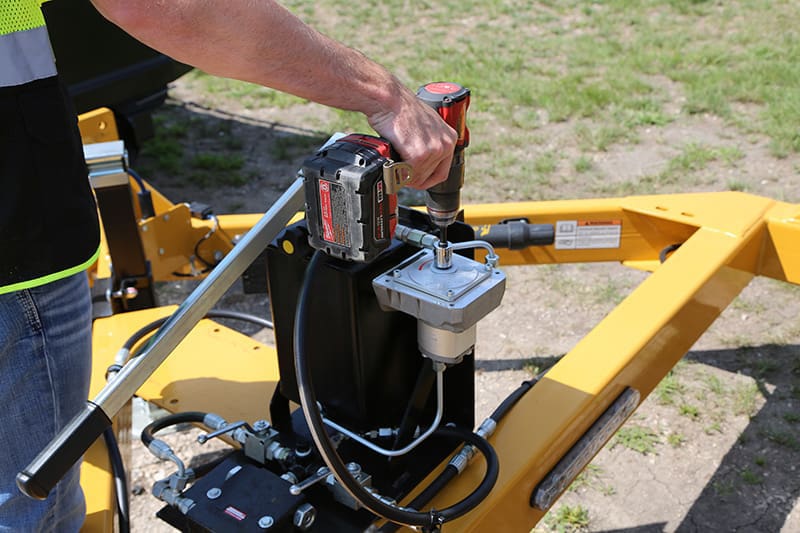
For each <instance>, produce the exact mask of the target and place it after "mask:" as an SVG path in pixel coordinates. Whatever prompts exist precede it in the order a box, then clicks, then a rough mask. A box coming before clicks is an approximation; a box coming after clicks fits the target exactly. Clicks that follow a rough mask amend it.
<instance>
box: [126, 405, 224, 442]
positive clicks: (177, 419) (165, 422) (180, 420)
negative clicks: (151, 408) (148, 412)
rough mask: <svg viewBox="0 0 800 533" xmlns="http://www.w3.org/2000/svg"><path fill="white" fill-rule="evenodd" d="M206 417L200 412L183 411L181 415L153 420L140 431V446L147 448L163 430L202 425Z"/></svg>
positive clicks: (176, 414)
mask: <svg viewBox="0 0 800 533" xmlns="http://www.w3.org/2000/svg"><path fill="white" fill-rule="evenodd" d="M206 415H208V413H203V412H201V411H185V412H183V413H175V414H171V415H167V416H164V417H161V418H159V419H158V420H153V421H152V422H150V423H149V424H147V425H146V426H145V428H144V429H143V430H142V444H144V445H145V446H146V447H149V446H150V443H151V442H153V440H155V438H156V437H155V434H156V433H157V432H159V431H161V430H162V429H164V428H167V427H170V426H177V425H178V424H187V423H191V422H196V423H200V424H202V423H203V420H205V417H206Z"/></svg>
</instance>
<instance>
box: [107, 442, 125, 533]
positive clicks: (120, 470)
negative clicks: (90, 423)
mask: <svg viewBox="0 0 800 533" xmlns="http://www.w3.org/2000/svg"><path fill="white" fill-rule="evenodd" d="M103 438H104V439H105V441H106V449H108V461H109V462H110V463H111V473H112V474H113V475H114V491H115V493H116V499H117V518H118V520H119V533H130V530H131V514H130V505H129V500H128V480H127V477H126V476H125V464H124V463H123V461H122V454H121V453H120V452H119V444H118V443H117V438H116V437H115V436H114V430H113V429H112V428H110V427H109V428H106V429H105V431H103Z"/></svg>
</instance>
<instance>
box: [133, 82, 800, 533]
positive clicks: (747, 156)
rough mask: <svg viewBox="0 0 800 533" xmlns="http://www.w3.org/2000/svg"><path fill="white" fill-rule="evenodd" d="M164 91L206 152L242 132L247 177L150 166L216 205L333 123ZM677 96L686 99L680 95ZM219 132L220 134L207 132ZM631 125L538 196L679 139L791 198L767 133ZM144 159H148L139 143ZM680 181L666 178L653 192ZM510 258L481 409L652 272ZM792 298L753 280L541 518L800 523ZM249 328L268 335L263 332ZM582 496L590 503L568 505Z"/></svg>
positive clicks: (143, 473)
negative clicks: (210, 176) (642, 437)
mask: <svg viewBox="0 0 800 533" xmlns="http://www.w3.org/2000/svg"><path fill="white" fill-rule="evenodd" d="M170 95H171V98H172V100H171V101H170V102H169V104H168V105H167V106H166V107H165V108H164V110H163V111H161V112H160V116H161V117H162V118H161V120H162V121H163V123H165V124H172V123H175V122H180V121H188V122H189V123H190V124H193V125H194V126H193V127H197V125H198V124H202V132H203V134H202V135H200V134H198V135H197V136H194V135H193V134H191V132H190V134H189V136H187V137H185V138H184V140H183V141H182V142H183V143H184V146H185V149H186V150H188V151H191V152H200V151H203V150H207V149H209V147H210V146H211V147H213V145H214V143H215V142H217V143H218V142H219V141H220V139H222V138H225V137H228V136H233V137H235V138H236V139H239V140H241V142H242V143H243V144H242V146H241V148H240V153H241V154H243V156H244V158H245V163H244V172H245V173H247V174H248V180H247V181H246V183H244V184H243V185H230V186H225V185H219V184H215V185H213V186H205V187H201V186H197V184H194V183H192V181H191V179H187V178H185V177H184V178H182V179H180V180H176V179H172V178H171V177H170V176H168V175H166V173H163V172H158V171H157V170H153V173H152V175H150V176H148V177H149V179H151V181H152V182H153V183H154V184H155V186H156V187H158V188H159V189H160V190H161V191H162V192H163V193H165V194H166V195H167V196H168V197H169V198H171V199H172V200H173V201H185V200H196V201H203V202H206V203H210V204H212V205H214V206H215V207H216V208H217V211H218V212H232V211H236V212H263V211H264V210H265V209H266V208H267V207H268V206H269V205H270V204H271V203H272V202H273V201H274V200H275V199H276V198H277V197H278V195H279V194H280V193H281V191H282V190H283V189H284V188H285V187H286V186H287V184H288V183H290V182H291V181H292V179H293V178H294V173H295V170H296V169H297V168H298V166H299V163H300V162H301V161H302V159H303V158H304V157H305V156H307V155H309V153H310V152H311V151H312V150H313V149H309V148H308V147H309V146H313V142H316V141H318V140H319V139H321V138H324V137H325V136H326V133H325V132H319V131H315V130H314V129H305V127H304V124H308V123H309V122H311V121H307V120H304V117H307V116H311V115H315V114H319V113H326V112H327V111H326V110H324V109H321V108H319V107H317V106H311V105H309V106H295V107H293V108H290V109H283V110H280V109H277V110H276V109H261V110H248V109H244V108H240V107H236V106H226V107H224V108H220V107H216V106H214V105H213V104H212V103H209V102H208V101H202V100H201V99H199V98H198V95H197V94H196V92H194V89H193V87H192V84H191V83H190V82H187V81H185V80H179V81H178V82H177V83H176V84H175V86H174V87H173V89H172V90H171V93H170ZM198 103H199V104H200V105H197V104H198ZM674 104H675V107H676V109H678V108H679V107H680V94H675V102H674ZM478 112H479V111H478ZM311 123H313V122H311ZM215 131H216V132H218V133H217V135H216V138H214V137H215V136H214V135H210V136H209V135H208V132H215ZM478 133H479V132H475V131H473V135H476V134H478ZM639 133H640V142H639V143H637V144H630V145H625V146H624V147H612V148H610V149H609V150H608V151H606V152H597V153H594V154H592V163H593V170H592V172H591V174H590V175H589V176H584V177H582V178H580V179H576V177H575V176H574V174H575V173H574V170H573V169H572V168H571V167H570V166H569V164H567V163H566V162H562V163H560V164H559V165H558V167H557V169H556V170H555V175H554V177H553V178H552V179H551V182H553V183H558V191H557V195H556V194H555V193H553V192H552V191H548V190H546V189H545V190H543V191H538V192H537V193H536V194H533V193H527V194H528V195H529V197H530V198H531V199H536V198H540V197H544V198H547V197H548V196H549V195H551V196H552V197H558V198H570V197H587V196H597V195H602V194H603V192H602V190H600V189H599V188H598V187H597V184H598V183H601V182H602V183H603V184H605V185H606V186H607V185H608V184H614V183H616V184H624V183H630V182H635V181H636V180H637V179H640V178H642V177H644V176H647V175H650V174H653V173H656V172H659V171H660V170H661V169H664V168H666V166H667V164H668V161H669V159H670V158H671V157H673V156H674V155H675V154H676V153H678V152H679V150H680V147H681V146H683V145H685V144H686V143H687V142H697V143H707V144H713V145H726V146H736V147H737V148H738V149H739V150H741V152H742V153H743V157H742V158H741V159H739V160H738V161H737V162H736V164H735V165H729V164H726V163H725V162H722V161H716V162H712V163H710V164H709V165H708V166H707V167H705V168H703V169H702V170H701V171H699V172H697V173H696V174H697V180H696V181H695V183H697V185H696V186H694V187H692V190H726V189H728V188H729V184H730V183H731V182H732V180H737V182H738V181H744V182H746V183H747V190H748V191H749V192H752V193H755V194H760V195H764V196H770V197H774V198H777V199H782V200H786V201H792V202H798V201H800V177H798V167H799V166H800V158H798V156H796V155H792V156H789V157H787V158H784V159H777V158H774V157H773V156H771V155H770V154H769V151H768V149H767V143H768V141H767V140H766V139H763V138H758V137H754V136H752V135H746V134H741V133H739V132H737V131H736V130H734V129H733V128H731V127H730V126H728V125H726V124H724V123H723V122H722V121H720V120H717V119H715V118H714V117H709V116H691V117H686V119H685V120H681V121H676V122H673V123H670V124H668V125H666V126H662V127H658V128H648V129H642V131H641V132H639ZM484 134H488V133H486V132H484ZM537 135H538V138H540V139H547V141H546V142H545V143H544V144H543V145H542V146H541V147H540V148H539V149H541V150H543V151H544V150H559V151H561V152H562V153H566V154H569V153H575V151H576V147H575V142H574V139H572V138H571V137H570V135H569V129H568V128H567V127H566V125H565V124H563V123H560V124H552V125H547V124H545V125H541V126H540V127H539V128H538V130H537ZM292 137H307V138H309V139H310V141H309V143H307V144H306V145H303V144H302V143H299V144H296V145H292V146H290V147H289V149H288V154H284V155H283V156H282V157H283V159H281V160H276V158H275V157H274V155H271V154H275V146H276V145H278V144H280V143H281V142H282V140H285V139H287V138H292ZM497 144H498V145H500V144H501V143H500V142H498V143H497ZM570 151H571V152H570ZM148 157H149V158H150V159H148ZM469 157H470V156H469V155H468V170H467V184H466V186H465V193H464V195H465V198H466V199H467V200H468V201H471V202H476V201H479V200H488V201H502V200H511V199H527V198H526V197H524V194H526V193H520V192H519V191H513V190H509V189H507V188H504V187H503V186H502V184H499V185H497V186H496V187H482V188H481V189H480V190H476V189H474V188H471V187H470V172H471V170H470V169H471V168H481V167H482V165H486V164H487V162H486V160H485V158H486V157H487V156H486V155H485V154H477V155H476V156H475V159H474V163H473V160H472V159H469ZM565 160H568V158H567V157H565ZM142 164H143V165H145V168H148V166H149V167H150V168H153V169H155V168H156V167H155V163H154V160H153V158H152V156H147V155H146V154H145V155H144V156H143V158H142ZM473 164H474V167H473ZM560 178H563V179H560ZM684 188H685V187H684ZM620 190H624V188H623V189H620ZM673 190H674V189H670V187H669V186H665V187H664V190H659V191H658V192H673ZM605 195H606V196H610V195H611V194H607V193H606V194H605ZM521 196H523V197H521ZM506 272H507V275H508V290H507V293H506V295H505V298H504V301H503V304H502V306H501V308H500V309H498V310H496V311H495V312H493V313H492V314H491V315H490V316H489V317H488V318H487V319H486V320H485V321H484V322H482V323H481V325H480V326H479V333H478V337H479V341H478V345H477V348H476V353H477V364H478V369H479V371H478V373H477V375H476V391H477V399H476V401H477V409H478V415H479V417H480V418H482V417H483V416H485V415H487V414H488V413H489V412H490V411H491V410H492V409H493V408H494V407H495V406H496V405H497V404H498V403H499V402H500V401H501V400H502V399H503V398H504V397H505V395H506V394H508V393H509V392H510V391H511V390H513V389H514V388H515V387H516V386H517V385H518V384H519V383H520V382H521V381H522V380H524V379H528V378H529V377H530V375H531V374H530V372H531V371H532V370H533V369H534V368H535V367H539V368H541V367H545V366H548V365H550V364H552V363H554V362H555V361H556V360H557V358H558V357H560V356H561V355H563V354H565V353H566V352H568V351H569V350H570V349H571V348H572V346H574V345H575V343H576V342H577V341H578V340H579V339H580V338H582V336H583V335H585V334H586V333H587V332H588V331H589V330H591V328H592V327H593V326H594V325H595V324H597V322H599V321H600V320H601V319H602V318H603V317H604V316H605V315H606V314H607V313H608V312H609V311H610V310H611V309H612V308H613V307H614V306H615V305H616V304H617V303H618V302H619V301H621V299H622V298H624V296H625V294H627V293H628V292H630V291H631V290H633V289H634V288H635V287H636V285H637V284H638V283H639V282H641V281H642V280H643V279H644V278H645V277H646V274H644V273H641V272H638V271H631V270H630V269H626V268H624V267H622V266H619V265H616V264H596V265H565V266H560V267H510V268H507V269H506ZM799 297H800V290H798V289H797V288H796V287H789V286H787V285H784V284H781V283H777V282H773V281H770V280H764V279H756V280H755V281H754V282H753V283H751V285H750V286H748V287H747V288H746V289H745V291H744V292H743V293H742V295H740V297H739V298H737V300H736V301H735V302H734V304H733V305H731V306H730V307H729V308H728V309H727V310H726V311H725V312H724V313H723V315H722V316H721V317H720V319H719V320H718V321H717V322H716V323H715V324H714V325H713V326H712V327H711V328H710V329H709V330H708V331H707V332H706V334H704V335H703V337H702V338H701V339H700V340H699V341H698V342H697V343H696V344H695V346H694V347H693V348H692V350H691V351H690V352H689V353H688V354H687V356H686V357H685V358H684V361H683V362H682V363H680V364H679V366H678V367H677V368H676V369H675V371H674V373H673V375H672V379H673V382H670V383H668V384H666V385H665V384H662V385H663V386H662V387H660V388H659V389H657V392H658V394H656V393H654V394H653V395H651V396H650V397H649V398H648V399H647V400H646V401H645V402H644V404H643V405H642V406H641V407H640V409H639V410H638V411H637V412H636V413H635V414H634V416H633V417H632V418H631V420H630V421H629V422H628V424H627V425H626V427H627V428H641V429H643V430H647V431H646V434H647V435H649V437H648V439H649V440H647V441H646V442H647V444H648V445H646V446H644V447H643V448H640V451H637V450H636V449H633V448H635V446H634V445H632V444H631V442H627V441H624V440H622V439H612V441H611V442H610V443H609V444H608V445H607V446H606V447H605V448H604V449H603V450H602V451H601V452H600V454H599V455H598V456H597V457H596V458H595V459H594V461H593V462H592V466H591V467H590V468H589V469H588V470H587V472H586V473H585V474H584V475H582V476H581V477H580V478H579V479H578V481H577V482H576V483H575V484H574V485H573V487H572V488H571V489H570V490H569V491H568V492H567V493H566V494H565V495H564V497H563V498H562V499H561V500H560V502H559V503H558V504H557V505H556V507H555V509H554V510H553V511H552V512H551V513H550V515H549V516H548V518H547V519H546V520H543V521H542V522H541V523H540V524H539V525H538V526H537V530H541V531H551V530H552V531H569V530H586V531H627V532H631V533H632V532H640V533H644V532H648V533H649V532H660V531H687V532H693V531H698V532H699V531H741V532H779V531H780V532H784V533H789V532H796V531H800V503H799V502H800V472H798V468H800V320H798V310H799V309H800V298H799ZM248 298H253V297H246V298H245V297H242V298H236V297H234V300H235V303H236V305H253V306H261V307H260V308H261V309H263V308H264V307H263V306H264V305H265V301H264V300H263V297H256V298H262V299H261V300H258V299H253V300H248ZM258 334H259V335H261V338H265V339H267V340H268V333H265V332H260V333H258ZM672 383H674V385H671V384H672ZM543 408H544V406H543ZM532 430H535V428H532ZM170 438H172V437H170ZM174 438H175V439H176V442H178V444H177V445H176V446H177V447H178V449H179V451H180V452H183V451H185V452H186V453H189V454H190V453H191V452H190V451H189V450H191V449H194V448H193V447H192V446H193V445H191V442H190V440H191V439H190V438H188V437H185V436H181V435H176V436H175V437H174ZM135 450H137V451H135V453H134V457H133V462H132V479H131V487H132V490H133V493H132V496H131V502H132V530H133V531H135V532H153V531H169V530H170V529H169V528H168V527H167V526H165V525H163V523H160V522H158V521H157V520H155V519H154V518H152V514H153V513H154V511H155V510H156V509H157V508H158V507H159V505H158V503H157V502H155V500H154V499H153V498H152V497H151V496H149V494H148V493H149V488H150V486H151V484H152V482H153V481H155V480H156V479H158V478H159V477H161V476H163V475H164V474H165V473H167V472H168V471H170V465H165V464H164V463H160V462H158V461H156V460H154V459H152V457H151V456H150V455H149V454H147V453H146V452H144V451H143V448H142V447H141V446H135ZM559 509H566V510H565V511H559ZM576 509H577V510H583V511H585V515H584V514H582V513H570V512H568V511H570V510H572V511H575V510H576Z"/></svg>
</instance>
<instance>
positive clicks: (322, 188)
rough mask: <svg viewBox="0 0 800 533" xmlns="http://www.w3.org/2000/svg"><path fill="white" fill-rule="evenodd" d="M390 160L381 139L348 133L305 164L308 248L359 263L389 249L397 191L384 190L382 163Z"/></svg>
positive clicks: (386, 145) (385, 145)
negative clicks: (389, 192)
mask: <svg viewBox="0 0 800 533" xmlns="http://www.w3.org/2000/svg"><path fill="white" fill-rule="evenodd" d="M391 159H392V149H391V145H390V144H389V142H388V141H386V140H385V139H381V138H380V137H373V136H370V135H347V136H346V137H343V138H341V139H339V140H338V141H336V142H334V143H333V144H331V145H330V146H327V147H325V148H323V149H322V150H320V151H319V152H317V153H316V154H315V155H314V156H312V157H310V158H309V159H307V160H306V161H305V162H304V163H303V176H304V179H305V195H306V206H307V208H306V217H307V221H308V230H309V232H310V237H309V243H310V244H311V246H313V247H314V248H315V249H318V250H323V251H325V252H326V253H327V254H328V255H330V256H333V257H338V258H340V259H345V260H349V261H358V262H370V261H372V260H373V259H374V258H375V257H377V256H378V255H379V254H380V253H381V252H382V251H383V250H385V249H386V248H388V247H389V245H390V244H391V241H392V236H393V235H394V228H395V226H396V224H397V195H396V194H388V191H387V189H386V186H385V184H384V181H383V175H384V174H383V165H384V163H386V162H387V161H390V160H391Z"/></svg>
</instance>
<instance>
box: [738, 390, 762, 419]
mask: <svg viewBox="0 0 800 533" xmlns="http://www.w3.org/2000/svg"><path fill="white" fill-rule="evenodd" d="M760 395H761V391H760V390H759V388H758V384H757V383H754V382H753V383H745V384H742V385H739V386H737V387H736V388H735V389H734V390H733V412H734V414H737V415H746V416H753V415H754V414H755V413H756V403H757V400H758V397H759V396H760Z"/></svg>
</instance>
